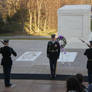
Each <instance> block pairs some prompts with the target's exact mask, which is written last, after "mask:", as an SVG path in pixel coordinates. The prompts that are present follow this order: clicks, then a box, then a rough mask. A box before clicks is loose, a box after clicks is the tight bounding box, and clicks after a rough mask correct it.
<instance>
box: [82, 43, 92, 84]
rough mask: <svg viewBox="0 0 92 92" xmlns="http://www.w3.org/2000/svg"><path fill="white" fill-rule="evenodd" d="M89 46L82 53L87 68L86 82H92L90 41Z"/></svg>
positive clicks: (91, 48) (91, 49)
mask: <svg viewBox="0 0 92 92" xmlns="http://www.w3.org/2000/svg"><path fill="white" fill-rule="evenodd" d="M89 46H90V47H89V48H88V49H86V51H85V53H84V55H86V56H87V58H88V60H87V69H88V82H89V84H91V83H92V41H90V45H89Z"/></svg>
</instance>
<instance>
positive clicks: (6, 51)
mask: <svg viewBox="0 0 92 92" xmlns="http://www.w3.org/2000/svg"><path fill="white" fill-rule="evenodd" d="M2 43H3V45H4V46H3V47H1V48H0V54H1V55H2V61H1V65H2V66H3V73H4V83H5V87H13V86H14V85H13V84H11V83H10V74H11V68H12V59H11V55H14V56H17V54H16V52H15V51H14V50H13V48H11V47H9V46H8V43H9V40H4V41H2Z"/></svg>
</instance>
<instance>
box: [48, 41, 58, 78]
mask: <svg viewBox="0 0 92 92" xmlns="http://www.w3.org/2000/svg"><path fill="white" fill-rule="evenodd" d="M59 55H60V45H59V42H58V41H49V42H48V45H47V57H48V58H49V62H50V70H51V75H52V77H54V76H55V73H56V64H57V59H58V58H59Z"/></svg>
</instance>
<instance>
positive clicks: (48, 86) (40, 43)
mask: <svg viewBox="0 0 92 92" xmlns="http://www.w3.org/2000/svg"><path fill="white" fill-rule="evenodd" d="M47 42H48V40H11V41H10V46H11V47H13V48H14V49H15V50H16V52H17V53H18V56H17V57H16V58H18V57H19V56H21V55H22V54H23V53H24V52H26V51H41V52H42V54H41V56H40V57H38V58H37V59H36V60H35V61H34V62H28V61H27V62H21V61H20V62H16V58H15V57H13V61H14V63H13V68H12V73H25V74H26V73H27V74H31V73H33V74H35V73H36V74H49V73H50V72H49V71H50V69H49V63H48V62H49V61H48V59H47V57H46V46H47ZM0 45H1V46H2V44H0ZM66 51H70V52H78V55H77V57H76V59H75V61H74V62H73V63H62V62H59V63H58V65H57V74H64V75H74V74H76V73H82V74H83V75H87V70H86V60H87V59H86V57H85V56H84V55H83V53H84V50H83V49H66ZM0 59H1V56H0ZM0 73H2V67H1V66H0ZM12 82H13V83H15V84H16V85H17V86H16V87H15V88H8V89H6V88H4V84H3V80H0V92H65V91H66V83H65V81H55V80H13V81H12Z"/></svg>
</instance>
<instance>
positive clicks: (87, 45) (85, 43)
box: [80, 39, 91, 48]
mask: <svg viewBox="0 0 92 92" xmlns="http://www.w3.org/2000/svg"><path fill="white" fill-rule="evenodd" d="M80 40H81V41H82V42H83V43H85V44H86V45H87V46H88V47H89V48H91V46H90V44H88V43H87V42H86V41H84V40H82V39H80Z"/></svg>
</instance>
